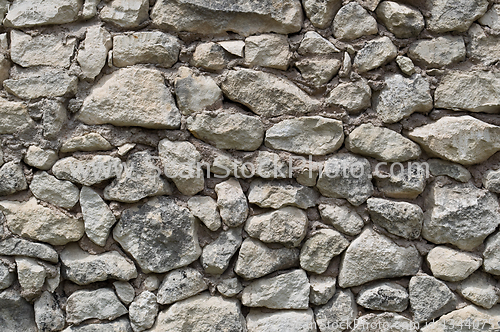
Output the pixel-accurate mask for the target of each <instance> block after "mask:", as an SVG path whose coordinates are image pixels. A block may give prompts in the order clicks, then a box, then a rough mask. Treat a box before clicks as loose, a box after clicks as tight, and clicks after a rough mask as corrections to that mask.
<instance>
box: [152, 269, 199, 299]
mask: <svg viewBox="0 0 500 332" xmlns="http://www.w3.org/2000/svg"><path fill="white" fill-rule="evenodd" d="M207 288H208V286H207V284H206V282H205V281H204V280H203V275H202V274H201V273H200V272H198V271H196V270H195V269H193V268H190V267H185V268H182V269H178V270H174V271H170V272H169V273H167V274H166V275H165V278H164V279H163V282H162V283H161V286H160V289H159V290H158V300H157V301H158V303H160V304H171V303H174V302H178V301H180V300H184V299H187V298H189V297H192V296H194V295H196V294H198V293H201V292H203V291H204V290H205V289H207Z"/></svg>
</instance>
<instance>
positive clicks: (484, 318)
mask: <svg viewBox="0 0 500 332" xmlns="http://www.w3.org/2000/svg"><path fill="white" fill-rule="evenodd" d="M499 316H500V307H498V306H495V307H494V308H492V309H491V310H485V309H482V308H478V307H476V306H475V305H469V306H466V307H465V308H462V309H459V310H455V311H452V312H450V313H449V314H447V315H444V316H441V318H439V319H438V320H437V321H435V322H433V323H431V324H429V325H427V326H425V327H423V328H422V329H421V331H422V332H448V331H449V332H459V331H461V330H463V328H464V325H462V326H460V324H453V323H450V322H457V321H458V322H465V324H468V323H469V322H471V324H472V323H473V322H474V321H476V322H481V323H480V326H481V327H482V326H483V324H484V323H486V324H484V328H485V329H486V331H494V330H495V329H498V327H499V324H498V317H499ZM488 322H492V323H493V324H489V323H488ZM476 326H477V323H476Z"/></svg>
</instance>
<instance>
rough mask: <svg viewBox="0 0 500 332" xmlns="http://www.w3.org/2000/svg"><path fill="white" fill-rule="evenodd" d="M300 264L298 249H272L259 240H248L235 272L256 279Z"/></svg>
mask: <svg viewBox="0 0 500 332" xmlns="http://www.w3.org/2000/svg"><path fill="white" fill-rule="evenodd" d="M298 263H299V250H298V249H294V248H291V249H288V248H278V249H271V248H269V247H267V246H266V245H265V244H264V243H262V242H260V241H258V240H255V239H252V238H246V239H245V241H243V243H242V245H241V248H240V251H239V254H238V260H237V261H236V266H235V267H234V272H236V273H237V274H238V275H239V276H240V277H243V278H245V279H255V278H260V277H263V276H265V275H267V274H269V273H271V272H274V271H278V270H284V269H288V268H291V267H294V266H297V265H298Z"/></svg>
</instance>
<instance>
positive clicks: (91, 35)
mask: <svg viewBox="0 0 500 332" xmlns="http://www.w3.org/2000/svg"><path fill="white" fill-rule="evenodd" d="M87 2H89V1H88V0H87V1H85V4H87ZM111 47H112V39H111V34H110V33H109V32H108V31H107V30H106V29H104V28H103V27H100V26H92V27H89V28H87V33H86V34H85V40H84V42H83V44H82V45H81V46H80V49H79V50H78V57H77V58H76V60H77V61H78V63H79V64H80V68H81V69H82V74H83V76H84V77H86V78H89V79H92V80H93V79H94V78H95V77H96V76H97V75H99V73H100V72H101V70H102V68H103V67H104V65H105V64H106V59H107V57H108V52H109V50H110V49H111Z"/></svg>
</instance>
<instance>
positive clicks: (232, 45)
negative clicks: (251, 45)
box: [217, 40, 245, 58]
mask: <svg viewBox="0 0 500 332" xmlns="http://www.w3.org/2000/svg"><path fill="white" fill-rule="evenodd" d="M217 44H219V45H220V46H222V48H223V49H224V50H226V52H228V53H230V54H232V55H236V56H237V57H239V58H243V57H244V56H245V55H244V53H243V52H244V49H245V41H243V40H225V41H220V42H217Z"/></svg>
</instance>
